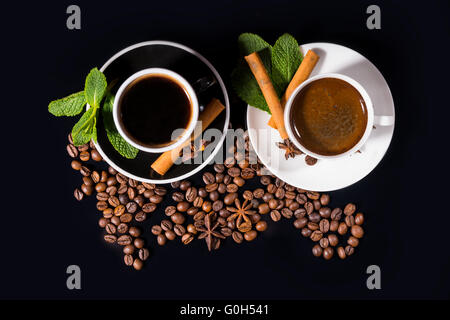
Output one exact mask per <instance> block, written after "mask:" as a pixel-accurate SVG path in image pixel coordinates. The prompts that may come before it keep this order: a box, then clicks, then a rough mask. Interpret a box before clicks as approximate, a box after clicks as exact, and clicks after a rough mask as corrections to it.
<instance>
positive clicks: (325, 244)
mask: <svg viewBox="0 0 450 320" xmlns="http://www.w3.org/2000/svg"><path fill="white" fill-rule="evenodd" d="M329 244H330V242H329V241H328V238H322V239H320V240H319V245H320V246H321V247H322V248H324V249H325V248H327V247H328V245H329Z"/></svg>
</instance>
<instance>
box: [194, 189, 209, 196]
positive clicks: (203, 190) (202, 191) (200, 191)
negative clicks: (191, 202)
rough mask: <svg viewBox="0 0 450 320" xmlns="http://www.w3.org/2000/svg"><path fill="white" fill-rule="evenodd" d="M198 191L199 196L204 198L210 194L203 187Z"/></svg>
mask: <svg viewBox="0 0 450 320" xmlns="http://www.w3.org/2000/svg"><path fill="white" fill-rule="evenodd" d="M197 193H198V197H202V198H205V197H206V196H207V195H208V192H206V189H205V188H203V187H202V188H199V189H198V192H197Z"/></svg>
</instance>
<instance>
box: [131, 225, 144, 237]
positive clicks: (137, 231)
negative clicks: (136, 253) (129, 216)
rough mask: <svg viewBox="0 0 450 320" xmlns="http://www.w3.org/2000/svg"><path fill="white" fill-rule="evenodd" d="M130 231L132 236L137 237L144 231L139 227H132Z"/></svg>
mask: <svg viewBox="0 0 450 320" xmlns="http://www.w3.org/2000/svg"><path fill="white" fill-rule="evenodd" d="M128 233H129V234H130V236H132V237H135V238H137V237H139V236H140V235H141V233H142V231H141V229H139V228H138V227H131V228H130V230H129V231H128Z"/></svg>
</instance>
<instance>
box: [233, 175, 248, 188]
mask: <svg viewBox="0 0 450 320" xmlns="http://www.w3.org/2000/svg"><path fill="white" fill-rule="evenodd" d="M233 183H234V184H235V185H237V186H238V187H242V186H244V184H245V180H244V179H243V178H241V177H234V178H233Z"/></svg>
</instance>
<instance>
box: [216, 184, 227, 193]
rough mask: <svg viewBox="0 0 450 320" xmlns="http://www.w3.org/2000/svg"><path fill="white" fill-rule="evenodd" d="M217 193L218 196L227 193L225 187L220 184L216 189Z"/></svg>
mask: <svg viewBox="0 0 450 320" xmlns="http://www.w3.org/2000/svg"><path fill="white" fill-rule="evenodd" d="M217 192H218V193H220V194H224V193H225V192H227V186H226V185H225V184H224V183H220V184H219V185H218V187H217Z"/></svg>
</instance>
